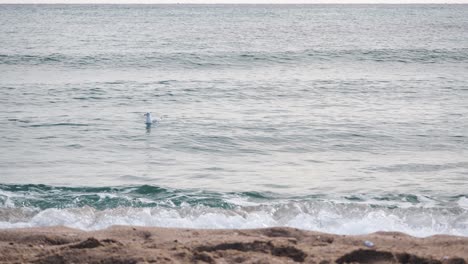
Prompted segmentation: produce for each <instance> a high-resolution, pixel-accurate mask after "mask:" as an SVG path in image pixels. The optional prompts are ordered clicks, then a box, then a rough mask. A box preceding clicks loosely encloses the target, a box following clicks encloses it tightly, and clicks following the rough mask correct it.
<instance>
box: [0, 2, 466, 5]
mask: <svg viewBox="0 0 468 264" xmlns="http://www.w3.org/2000/svg"><path fill="white" fill-rule="evenodd" d="M0 5H468V2H433V3H427V2H411V3H401V2H389V3H375V2H355V3H342V2H317V3H307V2H295V3H284V2H281V3H265V2H257V3H255V2H252V3H243V2H228V3H223V2H214V3H209V2H205V3H203V2H202V3H200V2H199V3H193V2H178V3H149V2H146V3H134V2H127V3H125V2H123V3H122V2H107V3H103V2H89V3H80V2H51V3H44V2H28V3H15V2H5V3H2V2H0Z"/></svg>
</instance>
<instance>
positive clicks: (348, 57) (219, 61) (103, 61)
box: [0, 48, 468, 68]
mask: <svg viewBox="0 0 468 264" xmlns="http://www.w3.org/2000/svg"><path fill="white" fill-rule="evenodd" d="M330 61H338V62H342V61H351V62H356V61H370V62H397V63H422V64H429V63H441V62H467V61H468V49H466V48H462V49H450V50H448V49H372V50H367V49H353V50H301V51H282V52H263V51H256V52H254V51H252V52H216V53H215V52H206V53H190V52H177V53H155V52H148V53H126V54H122V53H115V54H113V53H103V54H96V55H93V56H90V55H79V54H75V55H72V54H60V53H52V54H0V65H1V64H4V65H54V66H65V67H75V68H84V67H90V66H92V67H101V66H111V67H142V68H145V67H146V68H150V67H157V66H165V67H171V66H172V67H185V68H193V67H196V68H198V67H220V66H226V67H236V66H238V67H241V66H245V65H246V64H248V65H255V66H259V65H266V66H271V64H301V63H314V62H319V63H320V62H330Z"/></svg>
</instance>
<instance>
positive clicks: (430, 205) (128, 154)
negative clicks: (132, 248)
mask: <svg viewBox="0 0 468 264" xmlns="http://www.w3.org/2000/svg"><path fill="white" fill-rule="evenodd" d="M145 112H152V114H153V116H154V117H155V118H156V119H157V121H158V122H157V123H156V124H154V125H153V126H152V127H150V128H147V127H146V126H145V124H144V117H143V114H144V113H145ZM115 224H125V225H126V224H128V225H143V226H163V227H193V228H258V227H269V226H291V227H297V228H302V229H308V230H316V231H324V232H331V233H338V234H365V233H370V232H375V231H401V232H406V233H408V234H411V235H415V236H429V235H433V234H452V235H462V236H468V5H280V6H274V5H199V6H198V5H0V228H13V227H30V226H51V225H66V226H70V227H75V228H81V229H85V230H95V229H102V228H106V227H108V226H111V225H115Z"/></svg>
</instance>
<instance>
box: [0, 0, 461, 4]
mask: <svg viewBox="0 0 468 264" xmlns="http://www.w3.org/2000/svg"><path fill="white" fill-rule="evenodd" d="M4 3H80V4H81V3H84V4H86V3H106V4H107V3H116V4H171V3H172V4H173V3H193V4H204V3H206V4H215V3H222V4H224V3H250V4H254V3H259V4H276V3H277V4H293V3H306V4H318V3H340V4H348V3H349V4H356V3H357V4H359V3H378V4H392V3H400V4H401V3H403V4H411V3H420V4H434V3H448V4H456V3H458V4H468V0H0V4H4Z"/></svg>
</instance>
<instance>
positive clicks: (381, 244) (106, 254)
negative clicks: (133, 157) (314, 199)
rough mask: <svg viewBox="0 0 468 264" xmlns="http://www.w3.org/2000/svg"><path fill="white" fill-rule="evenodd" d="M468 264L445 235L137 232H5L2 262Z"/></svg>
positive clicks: (462, 245) (455, 240) (1, 233)
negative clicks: (422, 236)
mask: <svg viewBox="0 0 468 264" xmlns="http://www.w3.org/2000/svg"><path fill="white" fill-rule="evenodd" d="M366 241H367V242H366ZM369 242H370V243H369ZM366 244H367V245H366ZM467 261H468V238H467V237H456V236H444V235H438V236H432V237H427V238H415V237H411V236H408V235H405V234H403V233H394V232H379V233H374V234H369V235H362V236H342V235H332V234H325V233H319V232H312V231H303V230H299V229H293V228H267V229H250V230H200V229H174V228H154V227H132V226H115V227H111V228H108V229H105V230H100V231H93V232H86V231H81V230H77V229H71V228H66V227H46V228H24V229H3V230H0V263H149V262H152V263H294V262H303V263H322V264H324V263H350V262H354V263H452V264H455V263H466V262H467Z"/></svg>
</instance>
